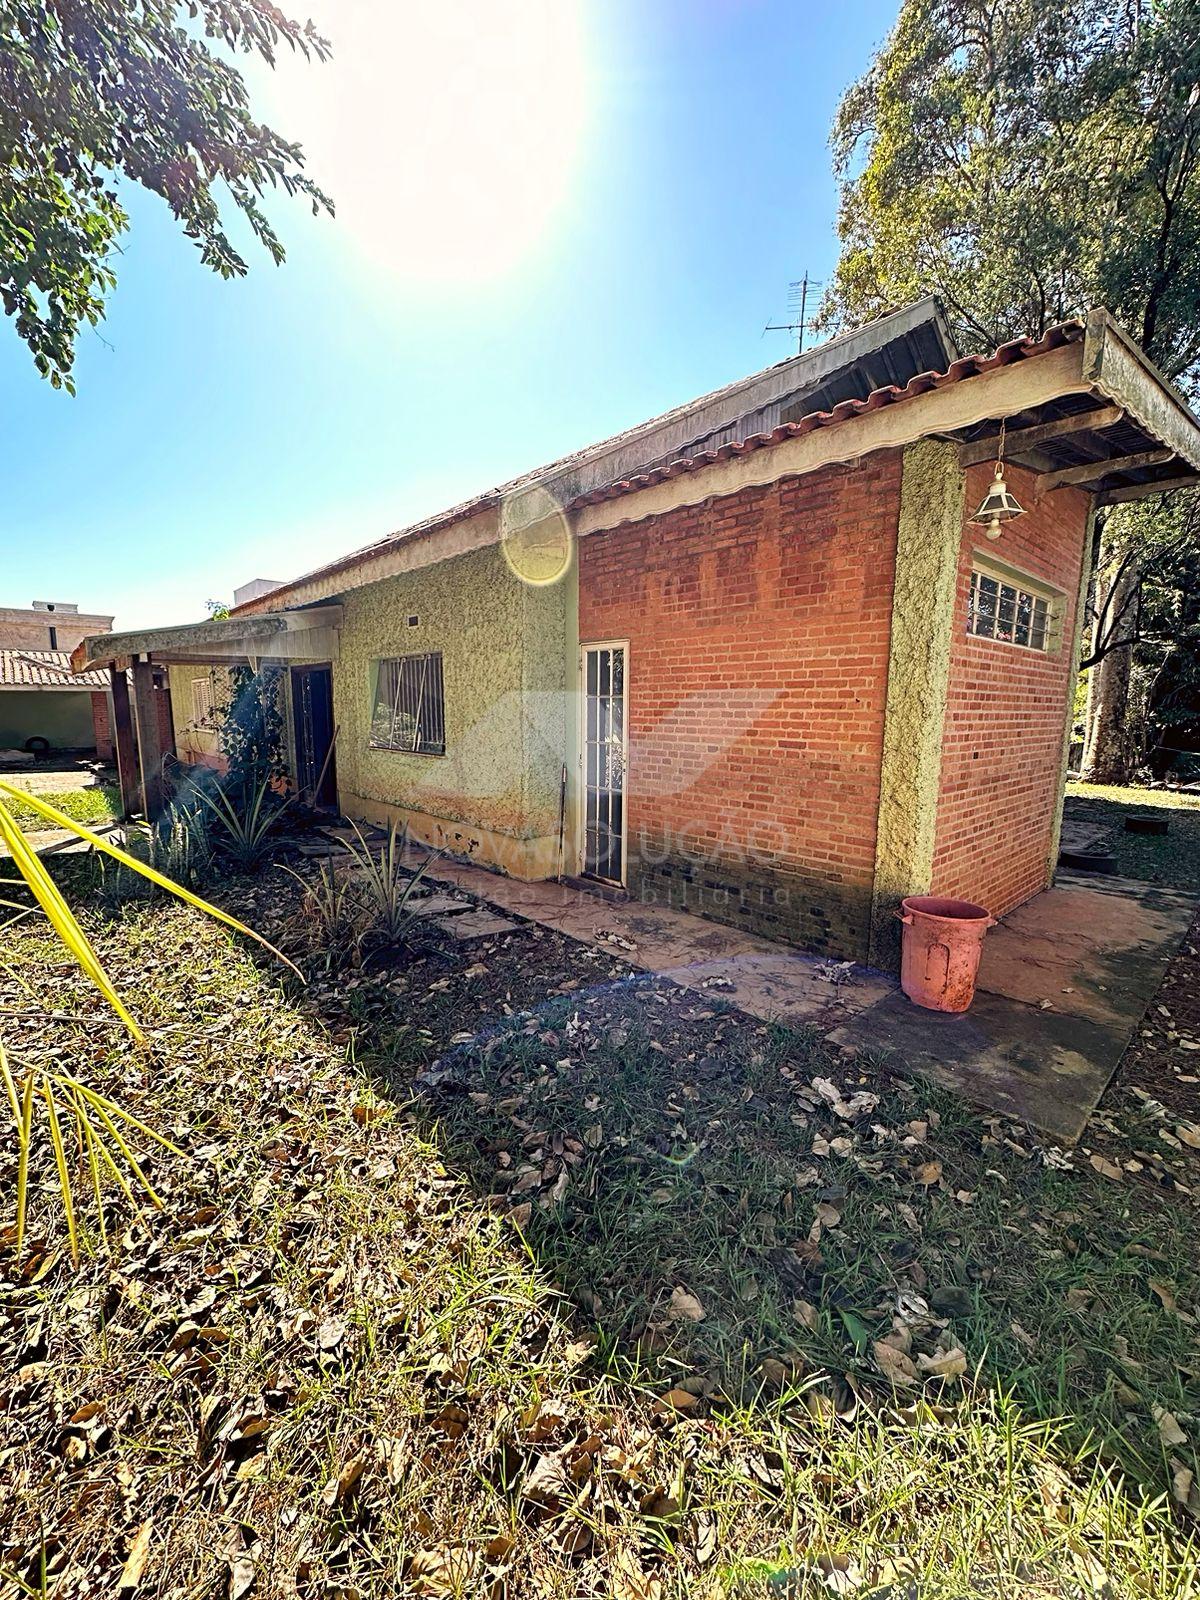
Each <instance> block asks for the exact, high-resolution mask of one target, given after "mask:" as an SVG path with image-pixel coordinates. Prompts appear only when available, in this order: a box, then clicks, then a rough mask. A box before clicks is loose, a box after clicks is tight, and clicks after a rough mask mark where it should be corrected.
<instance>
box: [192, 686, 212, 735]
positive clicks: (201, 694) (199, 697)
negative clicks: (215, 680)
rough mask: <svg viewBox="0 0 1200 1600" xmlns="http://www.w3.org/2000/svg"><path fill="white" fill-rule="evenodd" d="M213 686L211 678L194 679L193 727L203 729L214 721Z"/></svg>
mask: <svg viewBox="0 0 1200 1600" xmlns="http://www.w3.org/2000/svg"><path fill="white" fill-rule="evenodd" d="M212 714H213V686H212V679H211V678H193V679H192V727H193V728H203V727H206V726H207V725H208V724H209V723H210V722H211V721H212Z"/></svg>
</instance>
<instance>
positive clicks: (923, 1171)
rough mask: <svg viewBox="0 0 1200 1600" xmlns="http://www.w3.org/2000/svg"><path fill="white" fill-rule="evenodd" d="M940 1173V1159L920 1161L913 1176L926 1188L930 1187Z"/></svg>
mask: <svg viewBox="0 0 1200 1600" xmlns="http://www.w3.org/2000/svg"><path fill="white" fill-rule="evenodd" d="M941 1175H942V1163H941V1162H940V1161H922V1163H921V1165H920V1166H919V1167H918V1168H917V1170H916V1171H915V1172H914V1173H913V1177H914V1178H915V1179H916V1180H917V1182H918V1183H923V1184H924V1185H925V1187H926V1188H927V1189H928V1188H930V1187H932V1185H933V1184H935V1183H936V1182H937V1181H938V1179H939V1178H940V1177H941Z"/></svg>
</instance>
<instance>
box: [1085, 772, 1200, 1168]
mask: <svg viewBox="0 0 1200 1600" xmlns="http://www.w3.org/2000/svg"><path fill="white" fill-rule="evenodd" d="M1067 812H1068V816H1074V817H1076V818H1078V819H1079V820H1081V821H1087V822H1089V823H1096V824H1100V825H1106V826H1108V827H1109V829H1110V832H1109V834H1108V838H1107V847H1108V848H1109V849H1110V850H1111V851H1112V852H1113V854H1114V856H1115V858H1116V865H1117V870H1118V872H1119V873H1121V874H1122V876H1126V877H1131V878H1142V879H1145V880H1147V881H1148V882H1152V883H1167V884H1171V885H1174V886H1176V887H1179V888H1183V889H1194V890H1195V891H1196V894H1197V900H1198V913H1197V918H1196V920H1195V921H1194V922H1193V924H1192V928H1191V932H1190V934H1189V936H1188V938H1187V939H1186V940H1185V941H1184V944H1183V945H1182V947H1181V949H1180V951H1179V954H1178V955H1177V956H1176V957H1175V960H1174V961H1173V962H1172V963H1171V966H1170V968H1169V969H1168V971H1167V973H1166V976H1165V977H1164V979H1163V982H1162V985H1161V987H1160V989H1159V992H1158V993H1157V994H1156V995H1155V997H1154V1000H1153V1002H1152V1003H1151V1005H1150V1007H1149V1009H1148V1010H1147V1012H1146V1015H1145V1017H1144V1018H1143V1019H1142V1023H1141V1025H1140V1027H1139V1028H1138V1030H1137V1032H1136V1034H1135V1035H1134V1039H1133V1042H1132V1044H1131V1045H1130V1047H1129V1049H1128V1050H1127V1051H1126V1053H1125V1056H1124V1058H1123V1060H1122V1062H1121V1064H1120V1066H1119V1067H1118V1069H1117V1071H1116V1073H1115V1075H1114V1077H1113V1081H1112V1083H1111V1084H1110V1085H1109V1088H1108V1091H1107V1093H1106V1094H1105V1096H1104V1098H1103V1100H1102V1101H1101V1103H1100V1106H1099V1108H1098V1110H1097V1112H1096V1114H1095V1116H1094V1117H1093V1119H1092V1124H1091V1126H1090V1127H1089V1130H1088V1136H1089V1140H1090V1142H1091V1143H1092V1145H1093V1146H1094V1147H1095V1148H1096V1149H1100V1150H1104V1149H1109V1150H1111V1149H1112V1148H1113V1145H1114V1142H1115V1140H1114V1135H1115V1134H1116V1133H1117V1131H1118V1130H1121V1131H1127V1130H1128V1127H1129V1123H1130V1119H1131V1118H1132V1117H1137V1118H1140V1119H1148V1120H1149V1122H1150V1123H1152V1124H1154V1125H1156V1134H1157V1137H1156V1138H1155V1140H1154V1142H1153V1145H1152V1146H1151V1148H1149V1149H1147V1150H1145V1151H1142V1152H1140V1154H1141V1155H1142V1156H1144V1157H1145V1158H1146V1159H1145V1161H1144V1168H1145V1170H1144V1171H1143V1172H1142V1173H1139V1174H1135V1175H1134V1176H1137V1177H1140V1178H1141V1179H1142V1180H1143V1181H1149V1182H1152V1183H1155V1184H1158V1185H1160V1186H1166V1187H1173V1186H1175V1185H1176V1184H1178V1183H1181V1182H1183V1183H1186V1177H1185V1175H1184V1167H1185V1157H1186V1155H1187V1146H1186V1145H1185V1144H1184V1143H1183V1142H1182V1141H1180V1140H1179V1138H1178V1137H1177V1134H1176V1131H1175V1130H1176V1129H1177V1127H1178V1125H1179V1124H1180V1123H1187V1122H1195V1121H1196V1120H1197V1119H1198V1118H1200V797H1197V796H1184V795H1177V794H1172V793H1170V792H1168V791H1163V790H1153V789H1129V790H1119V789H1109V788H1097V787H1093V786H1091V785H1085V784H1073V785H1072V786H1071V788H1070V790H1069V791H1068V797H1067ZM1131 814H1135V815H1146V814H1156V815H1158V814H1165V815H1166V816H1167V820H1168V828H1169V831H1168V833H1167V834H1166V835H1146V834H1133V833H1127V832H1125V830H1124V819H1125V817H1126V816H1127V815H1131Z"/></svg>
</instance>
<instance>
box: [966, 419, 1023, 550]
mask: <svg viewBox="0 0 1200 1600" xmlns="http://www.w3.org/2000/svg"><path fill="white" fill-rule="evenodd" d="M1024 515H1025V507H1024V506H1023V505H1022V504H1021V503H1020V501H1019V500H1018V499H1017V497H1016V495H1015V494H1013V492H1012V491H1011V490H1010V489H1009V487H1008V484H1007V483H1005V481H1004V418H1003V417H1001V419H1000V441H999V445H998V447H997V450H996V476H995V477H994V478H993V479H992V481H991V483H990V484H989V485H988V492H987V493H986V494H985V495H984V497H983V501H982V503H981V504H980V507H979V510H978V511H977V512H976V513H975V515H974V516H973V517H972V518H971V522H972V524H973V525H975V526H977V527H981V528H983V530H984V533H985V536H986V537H987V538H989V539H998V538H999V537H1000V528H1001V524H1002V523H1005V522H1011V521H1012V519H1013V518H1014V517H1023V516H1024Z"/></svg>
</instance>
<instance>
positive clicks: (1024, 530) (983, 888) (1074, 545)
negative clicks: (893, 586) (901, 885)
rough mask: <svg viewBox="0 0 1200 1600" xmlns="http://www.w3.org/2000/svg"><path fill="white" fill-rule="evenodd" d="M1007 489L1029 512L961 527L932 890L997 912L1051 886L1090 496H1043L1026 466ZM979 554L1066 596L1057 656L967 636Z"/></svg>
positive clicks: (971, 499)
mask: <svg viewBox="0 0 1200 1600" xmlns="http://www.w3.org/2000/svg"><path fill="white" fill-rule="evenodd" d="M990 476H991V469H990V468H989V467H977V468H973V469H972V471H971V472H970V473H968V475H967V493H966V502H967V509H968V510H973V509H974V507H975V506H976V505H978V504H979V502H980V500H981V499H982V498H983V494H984V491H985V489H986V487H987V483H988V480H989V478H990ZM1007 476H1008V482H1009V487H1010V488H1011V489H1012V490H1013V492H1014V493H1015V494H1016V496H1017V498H1018V500H1020V502H1021V504H1022V505H1023V506H1024V507H1025V509H1026V511H1027V513H1028V515H1026V516H1024V517H1019V518H1017V519H1016V521H1014V522H1011V523H1008V524H1006V525H1005V529H1004V533H1003V536H1002V537H1001V538H1000V539H999V540H997V541H996V542H994V543H993V542H991V541H989V540H987V539H985V538H984V536H983V530H982V529H980V528H972V527H969V526H967V527H964V531H963V539H962V547H961V556H960V561H959V574H958V594H957V599H956V606H955V620H954V633H953V636H952V643H951V654H950V684H949V694H948V697H947V706H946V720H945V728H944V735H943V744H942V777H941V800H940V803H939V807H938V821H937V834H936V843H935V849H934V869H933V892H934V893H935V894H943V895H956V896H961V897H963V898H965V899H968V900H975V901H978V902H979V903H980V904H981V905H985V906H986V907H987V908H988V910H989V911H991V912H992V913H993V914H995V915H1000V914H1002V913H1003V912H1005V911H1010V910H1011V909H1012V908H1013V907H1014V906H1017V905H1020V903H1021V902H1022V901H1023V900H1027V899H1028V898H1029V897H1030V895H1032V894H1036V893H1037V891H1038V890H1039V889H1041V888H1043V887H1045V884H1046V881H1047V877H1048V870H1049V859H1048V857H1049V850H1050V836H1051V827H1052V824H1053V819H1054V806H1055V803H1056V800H1057V794H1058V776H1059V763H1060V760H1061V754H1062V735H1063V725H1064V719H1065V717H1066V714H1067V704H1066V699H1067V692H1068V686H1069V682H1070V676H1071V659H1070V658H1071V636H1072V629H1073V627H1074V621H1075V603H1076V597H1077V593H1078V588H1079V575H1080V563H1081V560H1082V557H1083V545H1084V534H1085V525H1086V519H1087V507H1088V497H1087V496H1086V495H1085V494H1083V493H1081V492H1079V491H1078V490H1074V489H1059V490H1055V491H1054V492H1052V493H1049V494H1046V495H1044V496H1042V497H1041V499H1038V498H1037V497H1036V494H1035V481H1034V479H1033V478H1032V476H1031V475H1030V474H1029V473H1026V472H1022V471H1020V470H1019V469H1018V468H1015V467H1014V468H1010V469H1009V472H1008V474H1007ZM976 550H978V551H980V552H982V553H983V554H985V555H990V556H991V557H992V558H993V559H995V560H998V561H1002V562H1004V563H1005V564H1006V565H1007V566H1011V567H1016V568H1019V569H1020V570H1022V571H1026V572H1028V573H1030V574H1031V575H1032V576H1033V577H1036V578H1041V579H1042V580H1043V581H1045V582H1047V583H1050V584H1052V585H1054V587H1055V588H1057V589H1059V590H1061V591H1063V599H1062V601H1061V602H1060V604H1061V607H1062V618H1061V628H1060V642H1059V644H1058V648H1057V649H1056V650H1055V651H1053V652H1052V653H1047V654H1043V653H1041V652H1037V651H1033V650H1025V649H1021V648H1019V647H1017V646H1014V645H1010V644H1004V643H1001V642H998V641H996V640H992V639H977V638H972V637H970V636H969V635H968V634H967V631H966V629H967V603H968V592H969V588H970V581H971V560H972V555H973V553H974V552H975V551H976Z"/></svg>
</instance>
